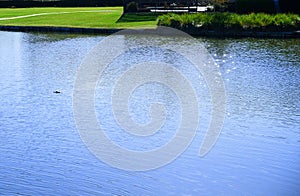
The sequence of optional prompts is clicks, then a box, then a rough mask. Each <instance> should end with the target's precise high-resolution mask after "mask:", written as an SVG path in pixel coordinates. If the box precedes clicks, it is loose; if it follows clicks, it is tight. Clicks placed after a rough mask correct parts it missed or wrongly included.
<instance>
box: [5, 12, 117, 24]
mask: <svg viewBox="0 0 300 196" xmlns="http://www.w3.org/2000/svg"><path fill="white" fill-rule="evenodd" d="M116 11H117V10H89V11H72V12H45V13H39V14H30V15H24V16H14V17H7V18H0V21H1V20H14V19H19V18H29V17H34V16H43V15H54V14H71V13H84V12H116Z"/></svg>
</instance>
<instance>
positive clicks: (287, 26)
mask: <svg viewBox="0 0 300 196" xmlns="http://www.w3.org/2000/svg"><path fill="white" fill-rule="evenodd" d="M158 24H159V25H164V26H170V27H175V28H181V29H184V28H190V27H192V28H200V29H214V30H220V29H224V30H225V29H230V30H236V29H240V30H241V29H245V30H247V29H251V30H264V31H274V30H299V29H300V17H299V15H297V14H276V15H271V14H264V13H251V14H242V15H239V14H236V13H197V14H182V15H180V14H174V13H172V14H165V15H161V16H159V17H158Z"/></svg>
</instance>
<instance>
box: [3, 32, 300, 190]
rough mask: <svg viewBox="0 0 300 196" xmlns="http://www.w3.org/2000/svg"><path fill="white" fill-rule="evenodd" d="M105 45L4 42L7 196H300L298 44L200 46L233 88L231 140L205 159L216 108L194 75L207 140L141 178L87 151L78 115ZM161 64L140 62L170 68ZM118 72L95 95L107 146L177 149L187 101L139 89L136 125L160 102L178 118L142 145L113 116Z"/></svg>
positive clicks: (77, 40)
mask: <svg viewBox="0 0 300 196" xmlns="http://www.w3.org/2000/svg"><path fill="white" fill-rule="evenodd" d="M103 38H105V36H94V35H90V36H89V35H67V34H37V33H18V32H0V90H1V91H0V94H1V96H0V103H1V105H0V156H1V158H0V195H18V194H20V195H81V196H82V195H299V194H300V99H299V97H300V80H299V78H300V40H299V39H286V40H279V39H203V38H199V41H201V42H203V44H204V45H205V47H206V48H207V50H208V51H209V52H210V54H211V55H212V58H214V61H215V62H216V63H217V64H218V65H219V68H220V72H221V74H222V77H223V80H224V85H225V88H226V97H227V99H226V105H227V111H226V118H225V121H224V125H223V129H222V132H221V134H220V137H219V138H218V140H217V143H216V144H215V146H214V147H213V148H212V149H211V151H210V152H209V153H208V154H207V155H206V156H204V157H199V156H197V155H198V151H199V146H200V144H201V142H202V140H203V137H204V134H205V130H206V128H207V124H208V123H209V117H208V116H209V108H210V103H209V96H207V93H205V91H207V87H206V85H205V82H203V79H201V78H200V79H197V76H194V75H193V72H192V71H193V70H192V69H188V68H187V69H185V71H186V74H187V75H188V76H189V75H190V76H191V78H189V79H190V80H191V81H192V84H195V83H196V84H199V85H198V86H197V87H196V91H197V95H199V97H200V99H199V100H201V101H200V104H199V108H200V110H201V112H200V126H199V130H197V134H196V136H195V137H194V139H193V141H192V143H191V145H190V146H189V147H188V148H187V150H186V151H185V152H184V153H183V154H181V156H179V157H178V158H177V159H175V160H174V161H173V162H171V163H170V164H167V165H165V166H163V167H160V168H158V169H154V170H150V171H144V172H132V171H125V170H121V169H117V168H114V167H111V166H110V165H108V164H106V163H104V162H102V161H101V160H99V159H97V158H96V157H95V156H94V155H93V154H92V153H91V152H90V151H89V150H88V149H87V147H86V146H85V144H84V143H83V142H82V140H81V138H80V135H79V133H78V131H77V129H76V123H75V120H74V116H73V107H72V106H73V105H72V104H73V103H72V98H73V88H74V82H75V79H76V73H77V69H78V68H79V66H80V64H81V62H82V61H83V59H84V57H85V56H86V54H87V53H88V52H89V51H90V50H91V49H92V48H93V47H94V46H96V45H97V44H98V43H99V42H100V41H101V40H102V39H103ZM146 50H147V49H146ZM149 50H150V51H151V49H149ZM146 52H147V51H146ZM137 53H138V52H137ZM150 53H151V55H152V56H151V55H150V56H147V55H144V54H143V53H141V54H137V55H136V56H135V57H143V58H144V60H147V58H149V59H151V58H153V56H155V55H158V57H156V58H158V59H163V58H164V56H159V55H161V54H160V53H155V52H153V51H152V52H150ZM147 54H149V53H147ZM125 59H126V58H125ZM132 59H133V58H127V61H128V62H127V63H128V64H130V63H132V62H134V60H132ZM167 61H172V54H171V58H169V59H167ZM115 66H116V65H115ZM183 67H184V66H183ZM114 68H117V67H114V66H112V67H111V69H108V70H106V72H105V74H104V77H103V78H102V80H101V81H100V82H99V83H98V85H97V92H96V93H95V97H96V104H95V108H96V113H97V117H98V119H99V121H101V123H102V124H101V125H102V126H103V127H105V129H106V130H107V131H108V133H107V135H108V136H109V137H110V138H111V139H112V140H114V142H116V143H118V144H119V145H121V146H123V147H124V148H128V149H132V150H145V149H146V150H149V149H151V148H152V147H157V146H158V147H159V146H161V145H163V144H164V143H165V142H166V141H168V140H169V139H170V138H172V133H171V132H168V130H173V128H174V127H176V126H178V118H179V117H178V115H179V111H177V110H176V109H177V108H178V100H177V99H176V98H174V97H176V96H174V93H173V92H172V91H170V90H168V89H167V88H165V87H163V86H161V85H159V84H153V85H152V86H148V87H147V86H145V88H137V89H136V92H135V94H133V96H132V100H131V102H130V103H129V106H130V108H131V110H132V113H133V118H134V119H135V120H136V121H139V122H140V123H145V122H147V121H149V116H147V113H148V110H147V108H149V104H148V102H151V101H157V100H159V101H160V102H163V103H164V104H165V105H166V106H165V107H166V109H168V110H170V111H171V112H169V113H167V114H168V115H169V116H170V117H169V118H167V121H166V126H163V127H162V129H164V130H165V132H162V133H158V134H160V135H158V137H156V138H155V137H154V138H152V139H151V140H150V141H151V142H147V141H146V140H134V141H136V142H135V143H133V142H132V141H133V140H131V139H130V137H129V136H128V135H126V134H124V133H122V132H118V131H117V132H116V130H118V125H116V124H115V121H114V119H113V117H112V115H111V113H110V112H109V111H110V110H109V109H110V108H109V107H108V106H109V104H108V103H109V102H110V97H109V92H110V91H109V87H111V86H112V83H111V80H115V79H116V77H115V75H114V74H113V73H118V72H115V71H114V70H115V69H114ZM187 78H188V77H187ZM198 80H199V82H198ZM55 90H59V91H61V93H59V94H55V93H53V91H55ZM148 93H149V96H147V94H148ZM196 109H197V108H196ZM82 115H85V114H82ZM103 119H104V120H103ZM168 120H169V121H168ZM164 133H165V134H164ZM173 134H174V133H173ZM153 141H154V142H155V145H154V143H153ZM141 145H142V146H141Z"/></svg>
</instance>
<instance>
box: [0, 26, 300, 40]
mask: <svg viewBox="0 0 300 196" xmlns="http://www.w3.org/2000/svg"><path fill="white" fill-rule="evenodd" d="M121 30H123V29H121V28H120V29H118V28H84V27H55V26H9V25H7V26H3V25H0V31H12V32H53V33H55V32H57V33H79V34H102V35H110V34H113V33H116V32H118V31H121ZM179 30H182V31H184V32H186V33H188V34H190V35H192V36H195V37H215V38H247V37H251V38H300V31H273V32H272V31H270V32H268V31H233V30H228V31H216V30H199V29H179Z"/></svg>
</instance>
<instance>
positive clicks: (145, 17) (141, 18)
mask: <svg viewBox="0 0 300 196" xmlns="http://www.w3.org/2000/svg"><path fill="white" fill-rule="evenodd" d="M158 16H159V14H157V13H127V14H122V16H121V17H120V18H119V19H118V21H117V23H122V22H146V21H156V19H157V17H158Z"/></svg>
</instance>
